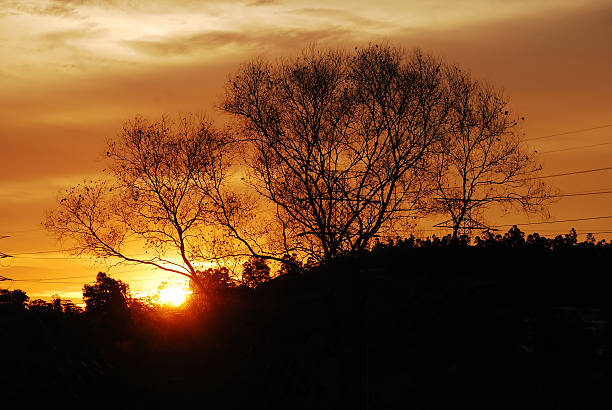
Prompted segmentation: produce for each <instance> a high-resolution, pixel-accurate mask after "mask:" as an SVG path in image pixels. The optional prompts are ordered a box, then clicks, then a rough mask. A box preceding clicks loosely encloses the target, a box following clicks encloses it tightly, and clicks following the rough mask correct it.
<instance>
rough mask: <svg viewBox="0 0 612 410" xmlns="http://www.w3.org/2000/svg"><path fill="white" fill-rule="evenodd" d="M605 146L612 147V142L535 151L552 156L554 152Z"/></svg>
mask: <svg viewBox="0 0 612 410" xmlns="http://www.w3.org/2000/svg"><path fill="white" fill-rule="evenodd" d="M603 145H612V142H602V143H599V144H591V145H579V146H576V147H570V148H561V149H553V150H550V151H542V152H540V151H538V150H535V152H537V153H538V154H541V155H542V154H552V153H553V152H563V151H573V150H576V149H581V148H592V147H601V146H603Z"/></svg>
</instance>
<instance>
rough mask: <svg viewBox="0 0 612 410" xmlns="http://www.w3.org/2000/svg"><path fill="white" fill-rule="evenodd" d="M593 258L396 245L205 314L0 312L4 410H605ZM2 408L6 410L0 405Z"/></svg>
mask: <svg viewBox="0 0 612 410" xmlns="http://www.w3.org/2000/svg"><path fill="white" fill-rule="evenodd" d="M611 262H612V249H610V247H609V246H607V245H601V244H600V245H599V246H597V245H594V244H575V243H570V244H563V243H558V244H557V245H556V247H553V246H548V245H547V246H544V245H542V244H537V243H529V244H525V243H524V241H523V242H520V241H519V242H517V243H513V242H512V241H510V240H507V241H502V242H499V241H498V243H492V244H490V246H483V247H474V246H470V247H468V246H461V245H452V246H451V245H449V246H436V245H435V244H430V245H427V246H420V247H415V246H413V245H412V244H411V243H408V242H403V243H400V244H397V245H394V246H380V247H378V248H377V249H376V250H375V251H373V252H371V253H368V254H364V255H361V256H353V257H346V258H342V259H339V260H336V261H333V262H330V263H328V264H326V265H324V266H321V267H319V268H316V269H312V270H311V271H309V272H305V273H295V274H293V275H291V274H289V275H286V276H284V277H280V278H277V279H274V280H272V281H270V282H268V283H265V284H263V285H261V286H260V287H258V288H257V289H256V290H255V291H252V290H250V289H244V288H238V289H230V290H227V291H225V292H222V293H221V294H218V295H217V296H215V298H214V305H210V304H209V307H208V309H207V310H205V311H204V312H202V311H198V310H197V308H196V307H193V308H191V309H190V310H186V311H175V312H172V311H165V312H162V311H156V312H147V311H135V310H133V311H132V312H130V314H128V315H124V316H121V317H113V316H112V315H106V316H104V315H97V316H94V315H88V314H65V313H64V314H59V313H56V312H33V311H28V310H26V309H12V308H11V307H10V306H3V310H2V313H0V315H1V316H0V321H1V322H0V323H1V324H0V340H1V342H0V348H1V352H2V366H1V370H0V383H1V384H0V389H2V392H3V394H2V400H3V401H4V403H5V404H7V406H6V408H13V406H17V405H19V406H21V405H24V406H26V407H30V406H29V405H30V404H32V403H35V402H40V403H41V404H43V405H47V406H49V405H51V404H52V403H59V404H61V405H62V406H64V407H67V408H71V407H73V406H74V407H76V406H77V405H78V406H79V407H81V408H83V407H93V408H145V407H146V408H163V407H165V405H164V406H162V405H161V403H166V402H168V403H172V408H180V406H183V405H188V406H189V407H190V408H226V409H227V408H237V409H238V408H240V409H243V408H244V409H248V408H253V409H255V408H271V409H404V408H406V409H417V410H420V409H517V410H529V409H538V410H540V409H600V408H601V409H604V408H605V409H608V408H612V407H611V405H612V399H611V395H612V389H611V387H612V383H611V382H612V373H611V371H612V361H611V356H610V355H611V352H612V333H611V330H612V329H611V328H610V323H609V315H610V311H611V307H612V302H611V301H612V299H611V298H610V291H611V290H612V280H611V278H610V274H611V273H612V272H611V271H610V266H611ZM2 407H4V406H2Z"/></svg>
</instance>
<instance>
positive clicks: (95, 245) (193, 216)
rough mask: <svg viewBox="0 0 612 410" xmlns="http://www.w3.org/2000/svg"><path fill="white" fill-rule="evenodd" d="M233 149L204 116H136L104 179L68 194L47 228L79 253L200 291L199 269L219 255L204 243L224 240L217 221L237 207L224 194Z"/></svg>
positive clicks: (113, 150) (112, 149) (111, 153)
mask: <svg viewBox="0 0 612 410" xmlns="http://www.w3.org/2000/svg"><path fill="white" fill-rule="evenodd" d="M228 144H229V137H228V135H227V133H223V132H220V131H218V130H216V129H214V128H213V126H212V124H211V123H209V122H207V121H206V120H205V119H204V118H196V117H195V116H193V115H188V116H184V117H181V118H179V119H178V120H177V121H172V120H170V119H168V118H165V117H164V118H162V119H161V120H159V121H154V122H151V121H149V120H146V119H144V118H140V117H136V118H135V119H134V120H133V121H129V122H126V123H125V125H124V127H123V130H122V131H121V132H120V134H119V135H118V137H116V138H115V139H113V140H111V141H110V142H109V144H108V150H107V152H106V156H107V158H108V159H109V161H110V166H109V168H108V170H107V172H106V173H107V177H106V178H104V179H100V180H95V181H89V182H86V183H83V184H80V185H77V186H75V187H72V188H70V189H68V190H67V191H66V192H65V193H64V194H63V195H62V197H61V198H60V200H59V203H58V206H57V208H56V209H55V210H53V211H51V212H49V213H48V214H47V216H46V219H45V221H44V222H43V225H44V227H45V228H46V229H47V230H49V231H50V232H52V233H54V234H55V235H56V236H57V238H58V239H60V240H61V239H69V240H72V242H73V243H74V247H73V248H72V251H73V252H74V253H76V254H89V255H92V256H95V257H103V258H109V257H110V258H118V259H119V260H121V261H125V262H134V263H140V264H146V265H150V266H153V267H156V268H159V269H162V270H165V271H168V272H173V273H178V274H181V275H184V276H186V277H188V278H189V279H190V280H192V281H194V282H195V283H196V285H198V286H199V287H200V288H202V289H203V287H202V286H201V284H200V283H199V278H198V276H197V275H196V272H197V269H198V266H197V265H196V263H197V262H199V261H202V260H204V259H206V258H207V257H211V256H213V255H214V249H213V247H214V242H213V241H206V242H204V241H203V238H207V239H208V238H214V237H219V236H220V234H219V233H218V232H217V231H216V229H218V228H220V224H218V223H217V222H218V219H219V215H221V214H223V215H224V217H225V218H228V217H231V215H232V212H233V209H236V201H235V200H234V199H233V198H234V196H233V194H223V193H222V187H223V185H224V183H225V180H226V176H227V175H226V171H227V169H228V167H229V157H228V155H229V151H228ZM221 205H222V206H223V212H221V211H220V209H221ZM132 242H138V243H139V244H142V246H144V249H145V250H146V252H147V254H146V255H147V256H139V255H138V253H137V252H136V251H135V249H137V248H139V247H135V246H133V245H132V246H131V248H130V243H132ZM204 248H206V249H204ZM173 257H174V258H173Z"/></svg>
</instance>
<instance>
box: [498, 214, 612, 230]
mask: <svg viewBox="0 0 612 410" xmlns="http://www.w3.org/2000/svg"><path fill="white" fill-rule="evenodd" d="M610 218H612V215H607V216H593V217H589V218H575V219H559V220H556V221H541V222H525V223H513V224H504V225H491V227H492V228H501V227H505V226H514V225H516V226H519V225H544V224H556V223H560V222H578V221H593V220H596V219H610Z"/></svg>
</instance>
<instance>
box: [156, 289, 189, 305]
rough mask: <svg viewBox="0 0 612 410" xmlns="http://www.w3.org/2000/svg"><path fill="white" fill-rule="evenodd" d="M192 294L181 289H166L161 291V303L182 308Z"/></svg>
mask: <svg viewBox="0 0 612 410" xmlns="http://www.w3.org/2000/svg"><path fill="white" fill-rule="evenodd" d="M190 293H191V292H190V291H189V290H187V289H184V288H179V287H172V288H164V289H161V290H160V291H159V301H160V303H161V304H163V305H172V306H175V307H176V306H180V305H182V304H183V303H184V302H185V300H187V296H188V295H189V294H190Z"/></svg>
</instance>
